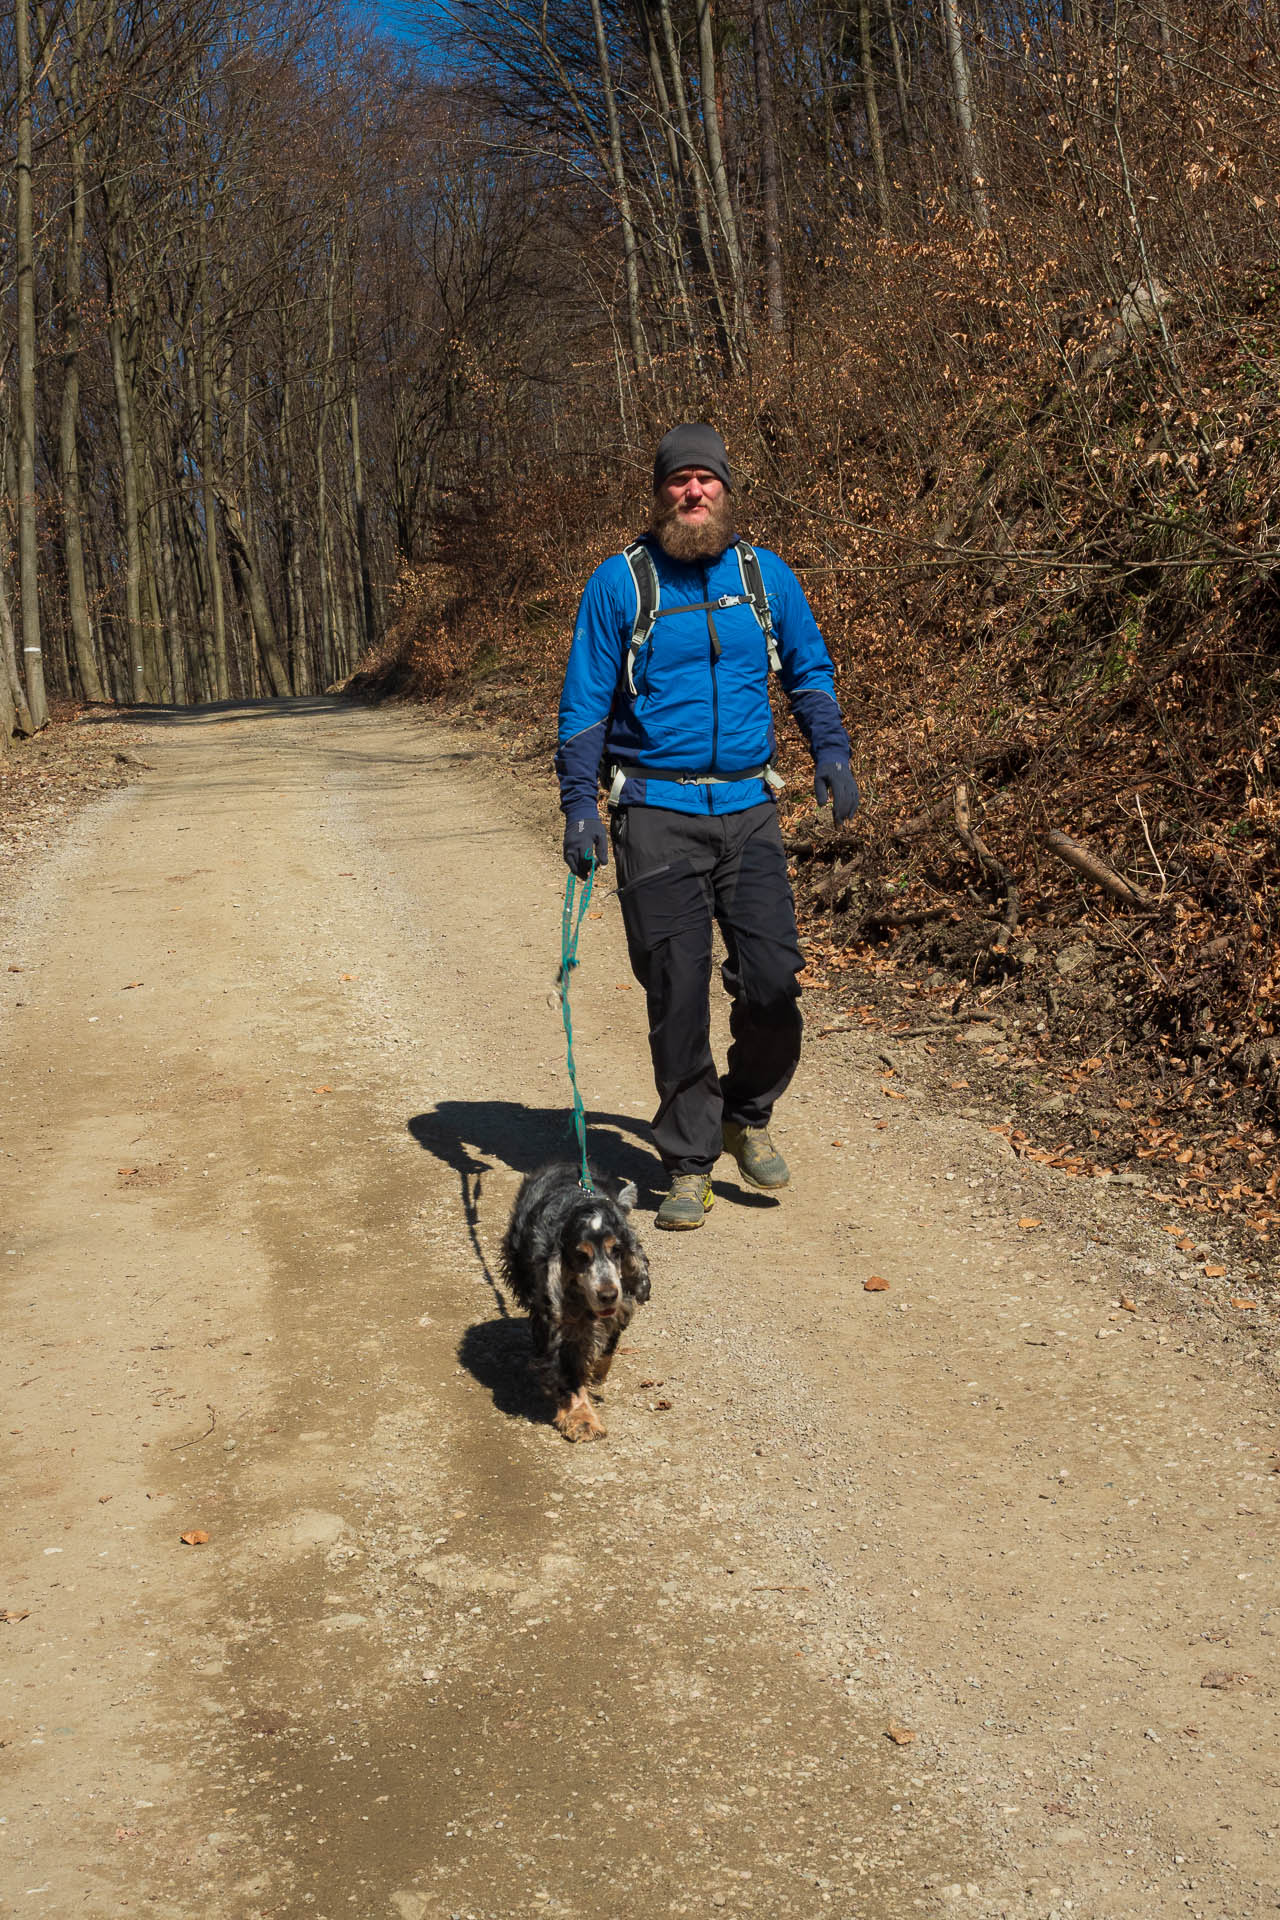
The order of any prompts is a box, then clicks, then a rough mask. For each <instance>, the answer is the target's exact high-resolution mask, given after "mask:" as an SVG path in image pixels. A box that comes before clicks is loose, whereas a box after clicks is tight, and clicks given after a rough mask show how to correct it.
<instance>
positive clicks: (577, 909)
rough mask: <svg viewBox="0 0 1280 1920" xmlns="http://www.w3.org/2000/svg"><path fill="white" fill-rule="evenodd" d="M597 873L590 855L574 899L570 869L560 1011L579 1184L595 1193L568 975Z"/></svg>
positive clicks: (562, 937)
mask: <svg viewBox="0 0 1280 1920" xmlns="http://www.w3.org/2000/svg"><path fill="white" fill-rule="evenodd" d="M595 877H596V857H595V855H594V853H593V854H592V855H591V856H590V865H589V866H588V868H587V877H586V879H585V880H584V881H583V883H582V895H581V898H580V899H578V900H577V901H576V903H575V898H574V896H575V893H576V891H577V884H578V882H577V876H576V875H575V874H574V873H572V872H571V873H570V875H569V878H568V880H567V882H566V883H565V890H564V911H563V913H562V914H561V916H560V982H559V985H560V1013H561V1016H562V1018H563V1020H564V1040H565V1053H566V1055H567V1058H568V1063H569V1085H570V1086H571V1087H572V1088H573V1130H574V1132H575V1133H576V1134H577V1136H578V1148H579V1151H580V1152H581V1155H582V1177H581V1179H580V1180H579V1182H578V1184H579V1186H580V1187H581V1188H582V1190H583V1192H584V1193H594V1192H595V1186H594V1185H593V1183H592V1179H591V1172H590V1169H589V1168H588V1166H587V1119H586V1113H585V1110H584V1108H583V1105H582V1095H581V1094H580V1093H579V1091H578V1073H577V1067H576V1065H575V1063H574V1058H573V1019H572V1016H571V1015H570V1012H569V975H570V973H571V972H572V971H573V969H574V968H575V967H576V966H577V964H578V935H579V934H580V933H581V931H582V922H583V921H584V920H585V918H586V914H587V903H588V902H589V900H590V899H591V888H592V886H593V884H594V882H595Z"/></svg>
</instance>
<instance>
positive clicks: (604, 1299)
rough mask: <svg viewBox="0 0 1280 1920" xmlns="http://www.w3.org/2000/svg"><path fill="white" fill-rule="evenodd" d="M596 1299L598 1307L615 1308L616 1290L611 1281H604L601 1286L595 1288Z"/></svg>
mask: <svg viewBox="0 0 1280 1920" xmlns="http://www.w3.org/2000/svg"><path fill="white" fill-rule="evenodd" d="M596 1299H597V1300H598V1301H599V1302H600V1305H601V1306H602V1307H616V1306H617V1304H618V1288H617V1287H616V1286H615V1285H614V1283H613V1281H612V1280H606V1281H605V1282H604V1284H603V1285H602V1286H599V1287H597V1288H596Z"/></svg>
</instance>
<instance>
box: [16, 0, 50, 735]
mask: <svg viewBox="0 0 1280 1920" xmlns="http://www.w3.org/2000/svg"><path fill="white" fill-rule="evenodd" d="M27 7H28V0H14V9H13V20H14V53H15V58H16V62H17V69H18V71H17V82H18V151H17V164H16V168H15V177H14V211H15V216H16V221H17V227H16V232H15V235H14V243H15V265H16V269H17V282H18V584H19V591H20V592H21V595H22V665H23V678H24V680H25V681H26V687H27V705H28V706H29V708H30V710H31V721H32V725H33V726H35V727H37V728H39V727H44V726H47V725H48V724H49V705H48V701H47V699H46V697H45V688H44V655H43V654H42V652H41V650H40V549H39V544H38V528H37V525H36V262H35V228H34V215H33V211H32V196H31V117H32V74H31V21H30V17H29V15H28V11H27Z"/></svg>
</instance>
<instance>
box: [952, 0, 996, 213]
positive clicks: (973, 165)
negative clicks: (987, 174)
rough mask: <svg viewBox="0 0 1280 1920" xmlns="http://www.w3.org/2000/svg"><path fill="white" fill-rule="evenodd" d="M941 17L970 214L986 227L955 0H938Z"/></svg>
mask: <svg viewBox="0 0 1280 1920" xmlns="http://www.w3.org/2000/svg"><path fill="white" fill-rule="evenodd" d="M942 18H943V23H944V25H945V27H946V34H947V58H948V60H949V62H950V66H951V96H952V104H953V105H954V107H955V114H956V127H957V129H958V131H959V134H960V152H961V156H962V158H963V160H964V169H965V173H966V174H967V176H968V181H969V197H970V199H971V200H972V202H973V217H974V219H975V220H976V221H977V223H978V225H979V226H980V227H983V228H988V227H990V225H991V208H990V206H989V205H988V202H987V183H986V181H985V179H984V178H983V174H982V166H981V163H980V161H979V158H978V137H977V134H976V133H975V131H974V125H973V98H972V90H971V88H970V85H969V62H968V59H967V58H966V56H965V50H964V32H963V29H962V27H961V24H960V8H959V5H958V0H942Z"/></svg>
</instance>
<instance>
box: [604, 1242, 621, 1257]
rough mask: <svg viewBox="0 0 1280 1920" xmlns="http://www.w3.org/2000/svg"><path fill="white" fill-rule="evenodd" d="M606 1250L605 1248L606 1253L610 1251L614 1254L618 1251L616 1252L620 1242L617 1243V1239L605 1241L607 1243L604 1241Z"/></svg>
mask: <svg viewBox="0 0 1280 1920" xmlns="http://www.w3.org/2000/svg"><path fill="white" fill-rule="evenodd" d="M604 1250H605V1252H606V1253H610V1254H613V1253H616V1252H617V1251H618V1243H617V1241H616V1240H606V1241H605V1243H604Z"/></svg>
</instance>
